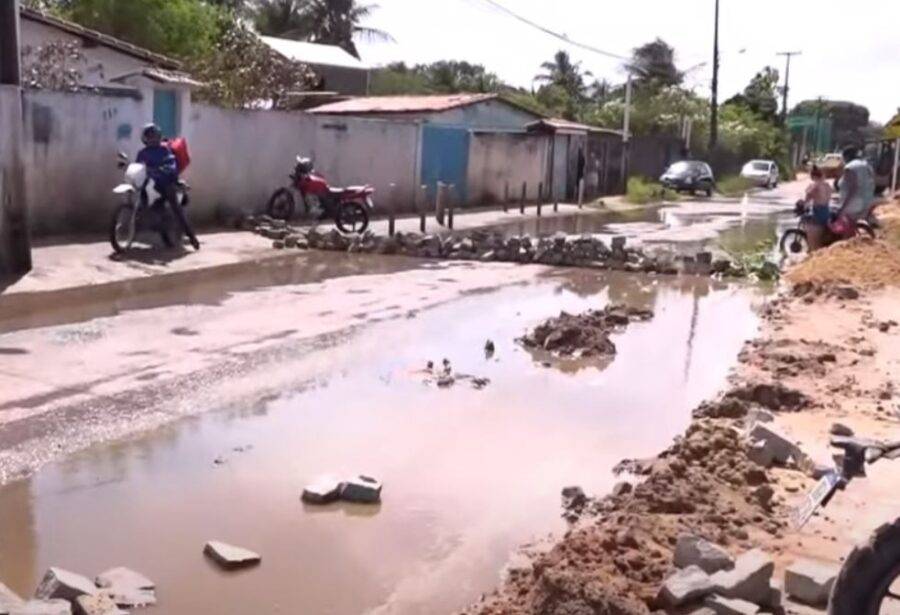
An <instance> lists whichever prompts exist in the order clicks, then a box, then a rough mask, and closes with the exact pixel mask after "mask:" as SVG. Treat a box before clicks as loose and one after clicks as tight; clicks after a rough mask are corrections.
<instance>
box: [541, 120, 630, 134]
mask: <svg viewBox="0 0 900 615" xmlns="http://www.w3.org/2000/svg"><path fill="white" fill-rule="evenodd" d="M525 128H526V129H527V130H531V131H535V130H541V129H543V130H550V131H553V132H563V133H564V132H569V133H573V132H584V133H587V132H594V133H606V134H613V135H621V134H622V133H621V131H618V130H612V129H609V128H599V127H597V126H589V125H588V124H579V123H578V122H572V121H569V120H565V119H562V118H559V117H551V118H545V119H542V120H538V121H536V122H532V123H530V124H528V125H527V126H526V127H525Z"/></svg>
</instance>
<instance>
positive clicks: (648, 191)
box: [625, 177, 678, 205]
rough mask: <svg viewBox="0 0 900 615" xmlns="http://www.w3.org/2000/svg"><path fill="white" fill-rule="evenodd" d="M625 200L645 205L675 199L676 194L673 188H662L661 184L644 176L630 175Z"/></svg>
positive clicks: (676, 198) (676, 197)
mask: <svg viewBox="0 0 900 615" xmlns="http://www.w3.org/2000/svg"><path fill="white" fill-rule="evenodd" d="M625 200H626V201H627V202H629V203H632V204H634V205H646V204H648V203H660V202H662V201H677V200H678V195H677V194H676V193H675V191H674V190H669V189H668V188H663V187H662V185H661V184H658V183H656V182H652V181H649V180H647V179H646V178H644V177H630V178H628V191H627V192H626V193H625Z"/></svg>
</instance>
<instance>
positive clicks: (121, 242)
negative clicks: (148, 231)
mask: <svg viewBox="0 0 900 615" xmlns="http://www.w3.org/2000/svg"><path fill="white" fill-rule="evenodd" d="M136 227H137V216H135V215H134V206H133V205H131V204H129V203H122V204H121V205H119V206H118V207H117V208H116V210H115V211H114V212H113V215H112V221H111V223H110V226H109V243H110V244H111V245H112V248H113V250H114V251H115V252H116V254H121V253H123V252H125V251H126V250H128V249H129V248H131V244H132V243H134V238H135V236H136V235H137V228H136Z"/></svg>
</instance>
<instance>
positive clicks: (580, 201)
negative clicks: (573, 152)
mask: <svg viewBox="0 0 900 615" xmlns="http://www.w3.org/2000/svg"><path fill="white" fill-rule="evenodd" d="M582 206H584V178H583V177H582V178H581V180H579V182H578V209H581V208H582Z"/></svg>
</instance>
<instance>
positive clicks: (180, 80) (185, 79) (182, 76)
mask: <svg viewBox="0 0 900 615" xmlns="http://www.w3.org/2000/svg"><path fill="white" fill-rule="evenodd" d="M129 77H146V78H147V79H150V80H151V81H156V82H157V83H166V84H170V85H186V86H190V87H194V88H198V87H201V86H202V85H203V84H202V83H200V82H199V81H196V80H195V79H192V78H191V76H190V75H188V74H187V73H183V72H181V71H176V70H164V69H161V68H153V67H152V66H147V67H144V68H139V69H138V70H133V71H130V72H127V73H124V74H122V75H118V76H116V77H113V78H112V79H110V81H112V82H121V81H124V80H126V79H128V78H129Z"/></svg>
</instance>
